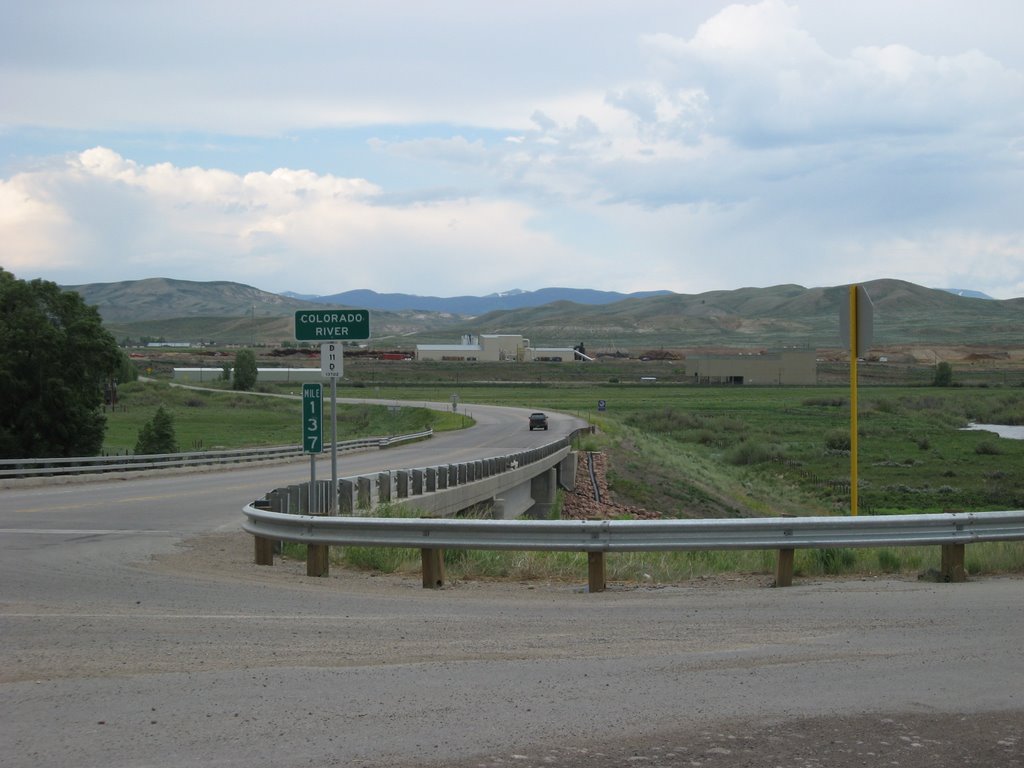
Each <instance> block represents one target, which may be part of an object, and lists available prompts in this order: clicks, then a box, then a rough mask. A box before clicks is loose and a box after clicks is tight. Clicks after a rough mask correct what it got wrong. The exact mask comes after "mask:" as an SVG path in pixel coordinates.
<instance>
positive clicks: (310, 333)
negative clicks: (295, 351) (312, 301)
mask: <svg viewBox="0 0 1024 768" xmlns="http://www.w3.org/2000/svg"><path fill="white" fill-rule="evenodd" d="M368 338H370V312H369V310H366V309H300V310H299V311H297V312H296V313H295V340H296V341H361V340H363V339H368Z"/></svg>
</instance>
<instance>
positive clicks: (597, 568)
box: [587, 552, 608, 592]
mask: <svg viewBox="0 0 1024 768" xmlns="http://www.w3.org/2000/svg"><path fill="white" fill-rule="evenodd" d="M607 586H608V582H607V579H606V577H605V563H604V552H587V589H588V590H589V591H590V592H604V591H605V589H606V588H607Z"/></svg>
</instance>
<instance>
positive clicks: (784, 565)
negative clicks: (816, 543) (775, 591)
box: [775, 549, 795, 587]
mask: <svg viewBox="0 0 1024 768" xmlns="http://www.w3.org/2000/svg"><path fill="white" fill-rule="evenodd" d="M794 553H795V550H792V549H780V550H779V559H778V562H777V563H776V565H775V586H776V587H791V586H793V556H794Z"/></svg>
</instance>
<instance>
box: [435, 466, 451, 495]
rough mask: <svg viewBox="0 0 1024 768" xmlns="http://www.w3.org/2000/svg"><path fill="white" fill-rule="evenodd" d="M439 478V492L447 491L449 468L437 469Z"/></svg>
mask: <svg viewBox="0 0 1024 768" xmlns="http://www.w3.org/2000/svg"><path fill="white" fill-rule="evenodd" d="M435 472H436V475H435V476H436V477H437V489H438V490H439V491H445V490H447V489H448V467H437V469H436V470H435Z"/></svg>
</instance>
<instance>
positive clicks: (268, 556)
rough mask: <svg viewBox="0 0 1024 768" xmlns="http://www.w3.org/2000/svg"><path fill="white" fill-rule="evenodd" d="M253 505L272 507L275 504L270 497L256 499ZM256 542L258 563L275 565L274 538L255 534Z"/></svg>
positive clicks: (256, 506)
mask: <svg viewBox="0 0 1024 768" xmlns="http://www.w3.org/2000/svg"><path fill="white" fill-rule="evenodd" d="M252 505H253V506H254V507H255V508H256V509H272V508H273V504H272V503H271V501H270V499H261V500H259V501H254V502H253V503H252ZM253 540H254V542H255V556H256V565H273V564H274V545H275V544H276V543H277V542H276V541H274V540H273V539H268V538H265V537H263V536H253Z"/></svg>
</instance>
